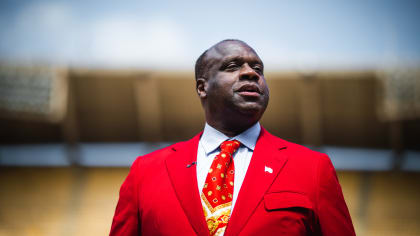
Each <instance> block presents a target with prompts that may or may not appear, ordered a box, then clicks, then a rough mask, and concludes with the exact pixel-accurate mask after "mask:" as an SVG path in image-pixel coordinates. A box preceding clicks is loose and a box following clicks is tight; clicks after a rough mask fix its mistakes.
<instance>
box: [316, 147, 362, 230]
mask: <svg viewBox="0 0 420 236" xmlns="http://www.w3.org/2000/svg"><path fill="white" fill-rule="evenodd" d="M317 175H318V177H317V185H316V186H317V188H318V189H317V193H316V200H317V201H316V203H317V205H316V214H317V218H318V221H319V231H320V234H321V235H324V236H333V235H334V236H335V235H341V236H354V235H356V234H355V232H354V228H353V223H352V221H351V217H350V214H349V211H348V209H347V205H346V202H345V201H344V197H343V193H342V191H341V187H340V184H339V182H338V178H337V175H336V172H335V170H334V166H333V165H332V163H331V161H330V159H329V158H328V156H327V155H323V156H321V159H320V161H319V165H318V173H317Z"/></svg>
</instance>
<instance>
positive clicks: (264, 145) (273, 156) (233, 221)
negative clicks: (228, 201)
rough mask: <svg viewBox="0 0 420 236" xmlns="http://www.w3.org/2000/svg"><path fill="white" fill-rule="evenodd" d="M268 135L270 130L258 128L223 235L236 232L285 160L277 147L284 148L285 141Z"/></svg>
mask: <svg viewBox="0 0 420 236" xmlns="http://www.w3.org/2000/svg"><path fill="white" fill-rule="evenodd" d="M272 139H273V138H272V137H271V134H269V133H268V132H267V131H266V130H265V129H263V128H262V129H261V134H260V137H259V139H258V141H257V144H256V146H255V149H254V153H253V155H252V159H251V163H250V164H249V167H248V170H247V173H246V176H245V179H244V182H243V184H242V187H241V190H240V191H239V195H238V199H237V201H236V203H235V206H234V209H233V212H232V216H231V218H230V220H229V223H228V227H227V229H226V232H225V235H226V236H229V235H238V234H239V232H240V231H241V230H242V228H243V227H244V225H245V224H246V222H247V221H248V219H249V217H250V216H251V214H252V213H253V211H254V210H255V208H256V207H257V206H258V204H259V203H260V201H261V199H262V198H263V196H264V194H265V192H266V191H267V189H268V188H269V187H270V185H271V184H272V183H273V181H274V179H275V178H276V177H277V175H278V173H279V172H280V170H281V169H282V168H283V166H284V164H285V163H286V161H287V157H286V156H285V155H284V154H283V153H282V151H280V150H279V149H284V148H285V145H280V144H279V142H272Z"/></svg>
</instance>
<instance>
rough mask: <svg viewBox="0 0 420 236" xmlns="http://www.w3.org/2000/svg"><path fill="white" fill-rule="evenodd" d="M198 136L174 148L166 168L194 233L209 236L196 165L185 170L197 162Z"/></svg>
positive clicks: (167, 160)
mask: <svg viewBox="0 0 420 236" xmlns="http://www.w3.org/2000/svg"><path fill="white" fill-rule="evenodd" d="M200 136H201V133H200V134H198V135H197V136H195V137H194V138H193V139H191V140H189V141H187V142H185V143H182V144H180V145H176V146H174V147H173V148H172V150H173V151H174V152H173V155H170V156H168V158H167V159H166V168H167V170H168V174H169V177H170V179H171V182H172V185H173V187H174V190H175V192H176V195H177V197H178V200H179V202H180V204H181V207H182V209H183V210H184V212H185V214H186V216H187V218H188V220H189V221H190V223H191V225H192V227H193V229H194V231H195V232H196V233H197V234H198V235H209V231H208V229H207V224H206V221H205V219H204V213H203V207H202V205H201V200H200V195H199V190H198V185H197V170H196V165H192V166H191V167H189V168H187V165H188V164H191V163H192V162H195V161H196V160H197V149H198V142H199V140H200ZM174 217H176V216H174Z"/></svg>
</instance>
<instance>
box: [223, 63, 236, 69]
mask: <svg viewBox="0 0 420 236" xmlns="http://www.w3.org/2000/svg"><path fill="white" fill-rule="evenodd" d="M238 67H239V66H238V64H236V63H229V64H227V65H226V67H225V69H226V70H235V69H237V68H238Z"/></svg>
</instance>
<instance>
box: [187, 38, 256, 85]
mask: <svg viewBox="0 0 420 236" xmlns="http://www.w3.org/2000/svg"><path fill="white" fill-rule="evenodd" d="M225 44H239V45H242V46H246V47H248V48H250V49H251V50H252V51H253V52H254V53H255V54H257V53H256V52H255V50H254V49H253V48H251V47H250V46H249V45H248V44H246V43H245V42H244V41H241V40H238V39H225V40H222V41H220V42H218V43H216V44H215V45H213V46H211V47H210V48H209V49H207V50H206V51H204V52H203V53H202V54H201V55H200V57H198V59H197V61H196V62H195V79H196V80H197V79H198V78H207V77H208V76H207V72H208V70H209V68H210V67H211V65H212V62H213V61H212V60H211V58H209V56H208V55H209V54H210V53H214V54H221V48H222V47H223V46H224V45H225Z"/></svg>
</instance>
